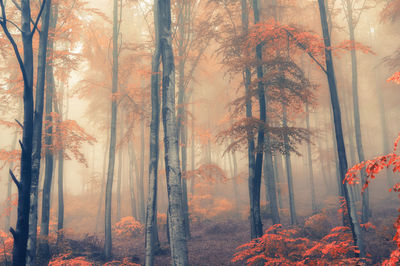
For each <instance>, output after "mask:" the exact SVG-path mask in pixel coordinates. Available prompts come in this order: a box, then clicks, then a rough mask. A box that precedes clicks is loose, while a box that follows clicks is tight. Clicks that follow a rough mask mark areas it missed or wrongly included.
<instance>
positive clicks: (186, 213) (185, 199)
mask: <svg viewBox="0 0 400 266" xmlns="http://www.w3.org/2000/svg"><path fill="white" fill-rule="evenodd" d="M183 116H184V117H185V119H184V120H183V121H182V122H183V124H182V125H181V141H182V142H181V153H182V173H183V174H186V171H187V133H188V130H187V126H186V123H187V114H186V113H184V114H183ZM187 194H188V193H187V178H186V177H184V178H182V205H183V216H184V219H185V232H186V239H190V221H189V205H188V196H187Z"/></svg>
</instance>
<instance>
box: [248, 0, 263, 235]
mask: <svg viewBox="0 0 400 266" xmlns="http://www.w3.org/2000/svg"><path fill="white" fill-rule="evenodd" d="M259 13H260V11H259V9H258V0H253V14H254V24H257V23H258V22H259V21H260V14H259ZM256 60H257V62H258V66H257V68H256V69H257V70H256V72H257V79H258V80H259V81H258V83H257V92H258V104H259V108H260V122H261V123H262V125H265V124H266V120H267V112H266V110H267V105H266V101H265V88H264V84H263V82H262V81H261V80H262V79H263V76H264V73H263V68H262V65H261V62H262V44H258V45H257V46H256ZM264 137H265V135H264V128H263V126H260V128H259V129H258V137H257V149H256V160H255V164H254V177H253V179H252V180H251V184H250V187H249V189H250V193H251V194H252V196H251V197H250V220H251V222H252V227H253V229H252V238H257V237H261V236H262V235H263V230H262V222H261V212H260V190H261V174H262V165H263V154H264V152H263V150H264Z"/></svg>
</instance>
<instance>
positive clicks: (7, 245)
mask: <svg viewBox="0 0 400 266" xmlns="http://www.w3.org/2000/svg"><path fill="white" fill-rule="evenodd" d="M13 245H14V239H13V238H12V237H11V235H9V234H6V233H5V232H4V231H2V230H0V262H3V263H5V265H8V262H9V261H11V256H12V249H13Z"/></svg>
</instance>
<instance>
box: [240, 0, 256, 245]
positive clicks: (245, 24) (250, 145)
mask: <svg viewBox="0 0 400 266" xmlns="http://www.w3.org/2000/svg"><path fill="white" fill-rule="evenodd" d="M241 10H242V32H243V34H247V32H248V29H249V14H248V10H247V1H246V0H241ZM243 72H244V73H243V79H244V80H243V81H244V87H245V94H246V118H248V119H249V118H252V117H253V114H252V102H251V95H250V82H251V71H250V68H249V67H245V68H244V70H243ZM254 150H255V144H254V136H253V135H252V134H251V132H250V130H249V131H247V155H248V164H249V165H248V169H249V177H248V186H249V198H250V209H251V210H252V205H253V202H254V200H253V192H252V191H253V180H254V166H255V158H254ZM251 210H250V230H251V233H250V235H251V238H256V237H257V233H256V225H255V219H254V215H252V211H251Z"/></svg>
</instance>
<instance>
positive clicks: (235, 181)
mask: <svg viewBox="0 0 400 266" xmlns="http://www.w3.org/2000/svg"><path fill="white" fill-rule="evenodd" d="M229 155H230V156H229V164H230V165H231V167H232V185H233V195H234V197H235V212H236V216H237V217H239V216H240V207H239V206H240V200H239V191H238V171H237V158H236V152H234V151H233V152H232V153H229Z"/></svg>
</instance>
